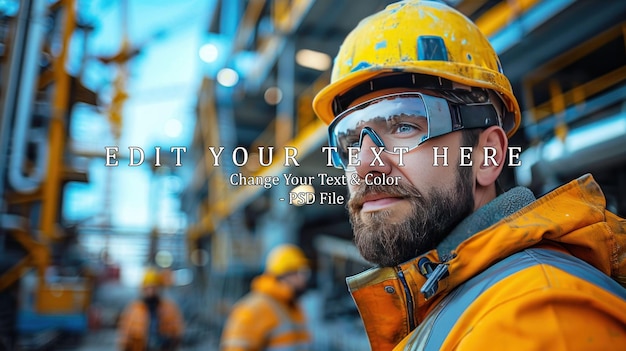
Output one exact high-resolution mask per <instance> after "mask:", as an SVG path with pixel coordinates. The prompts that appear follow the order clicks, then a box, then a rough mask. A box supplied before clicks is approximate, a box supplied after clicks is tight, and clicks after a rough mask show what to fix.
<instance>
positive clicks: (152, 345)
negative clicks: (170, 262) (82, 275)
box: [118, 268, 184, 351]
mask: <svg viewBox="0 0 626 351" xmlns="http://www.w3.org/2000/svg"><path fill="white" fill-rule="evenodd" d="M162 288H163V277H162V276H161V274H159V272H158V271H156V270H155V269H152V268H150V269H148V270H147V271H146V273H145V275H144V277H143V281H142V284H141V299H138V300H136V301H133V302H132V303H130V304H129V305H128V306H127V307H126V309H125V310H124V312H123V313H122V316H121V319H120V322H119V329H118V331H119V337H120V339H119V347H120V350H124V351H146V350H149V351H153V350H159V351H173V350H177V349H178V346H179V345H180V342H181V339H182V335H183V331H184V321H183V318H182V315H181V313H180V311H179V309H178V306H177V305H176V303H175V302H174V301H172V300H170V299H167V298H165V297H164V296H163V294H162Z"/></svg>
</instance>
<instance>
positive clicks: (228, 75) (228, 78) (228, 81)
mask: <svg viewBox="0 0 626 351" xmlns="http://www.w3.org/2000/svg"><path fill="white" fill-rule="evenodd" d="M217 82H218V83H220V84H221V85H223V86H225V87H227V88H230V87H234V86H235V85H237V82H239V74H237V71H235V70H234V69H232V68H223V69H221V70H220V71H219V72H218V73H217Z"/></svg>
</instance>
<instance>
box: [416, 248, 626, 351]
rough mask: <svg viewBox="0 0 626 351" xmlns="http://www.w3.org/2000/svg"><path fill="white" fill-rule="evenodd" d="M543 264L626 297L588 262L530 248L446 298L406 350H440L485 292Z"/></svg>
mask: <svg viewBox="0 0 626 351" xmlns="http://www.w3.org/2000/svg"><path fill="white" fill-rule="evenodd" d="M542 264H543V265H550V266H554V267H556V268H558V269H560V270H563V271H565V272H568V273H570V274H572V275H574V276H576V277H578V278H580V279H583V280H586V281H588V282H590V283H592V284H594V285H596V286H598V287H601V288H603V289H605V290H606V291H608V292H611V293H613V294H614V295H617V296H619V297H620V298H622V299H624V300H626V290H625V289H624V288H622V287H621V286H620V285H619V284H618V283H617V282H616V281H614V280H613V279H612V278H611V277H609V276H607V275H605V274H603V273H601V272H600V271H598V270H597V269H596V268H595V267H593V266H591V265H590V264H588V263H587V262H584V261H582V260H580V259H578V258H576V257H574V256H571V255H567V254H564V253H561V252H557V251H553V250H547V249H527V250H524V251H521V252H518V253H516V254H513V255H511V256H509V257H507V258H505V259H504V260H502V261H500V262H498V263H496V264H494V265H493V266H491V267H489V268H488V269H486V270H485V271H483V272H482V273H480V274H478V275H477V276H475V277H473V278H472V279H470V280H468V281H467V282H465V283H464V284H463V285H462V286H460V287H459V288H457V289H456V290H454V291H453V292H451V293H450V294H449V295H448V296H446V297H445V298H444V299H442V300H441V302H440V303H439V305H438V306H437V307H436V308H435V309H433V311H431V313H430V314H429V315H428V317H426V319H425V320H424V321H423V322H422V324H420V325H419V326H418V327H417V329H416V330H415V331H414V332H413V334H412V336H411V339H410V340H409V341H408V342H407V344H406V349H411V350H439V349H440V348H441V345H443V342H444V341H445V339H446V337H447V336H448V333H449V332H450V330H452V328H453V327H454V324H455V323H456V322H457V320H458V319H459V318H460V317H461V314H463V312H464V311H465V310H466V309H467V308H468V306H469V305H470V304H471V303H472V302H474V301H475V300H476V298H477V297H478V296H479V295H480V294H481V293H482V292H484V291H485V290H487V289H489V288H490V287H492V286H493V285H495V284H496V283H498V282H500V281H501V280H503V279H505V278H507V277H508V276H510V275H512V274H514V273H517V272H519V271H521V270H523V269H526V268H529V267H532V266H536V265H542Z"/></svg>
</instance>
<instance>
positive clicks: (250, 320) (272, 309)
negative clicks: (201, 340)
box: [220, 244, 310, 351]
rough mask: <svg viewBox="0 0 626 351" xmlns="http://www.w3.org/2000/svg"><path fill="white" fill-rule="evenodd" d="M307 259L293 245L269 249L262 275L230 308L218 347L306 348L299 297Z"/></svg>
mask: <svg viewBox="0 0 626 351" xmlns="http://www.w3.org/2000/svg"><path fill="white" fill-rule="evenodd" d="M309 276H310V268H309V261H308V259H307V258H306V256H305V254H304V252H303V251H302V250H301V249H300V248H299V247H297V246H295V245H292V244H284V245H279V246H277V247H275V248H274V249H272V250H271V251H270V252H269V254H268V256H267V259H266V261H265V269H264V272H263V274H261V275H259V276H258V277H256V278H255V279H254V280H253V281H252V284H251V291H250V293H248V294H247V295H245V296H244V297H242V298H241V299H240V300H239V301H238V302H237V303H236V304H235V306H234V307H233V310H232V311H231V313H230V315H229V317H228V320H227V321H226V324H225V326H224V330H223V333H222V339H221V343H220V350H224V351H235V350H237V351H239V350H241V351H244V350H245V351H257V350H308V349H309V346H310V345H309V342H310V335H309V332H308V329H307V325H306V318H305V315H304V312H303V310H302V308H301V307H300V305H299V304H298V298H299V297H300V295H302V294H303V293H304V292H305V291H306V288H307V283H308V279H309Z"/></svg>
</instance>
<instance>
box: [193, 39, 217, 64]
mask: <svg viewBox="0 0 626 351" xmlns="http://www.w3.org/2000/svg"><path fill="white" fill-rule="evenodd" d="M219 54H220V51H219V49H218V48H217V46H216V45H215V44H213V43H207V44H204V45H202V46H201V47H200V50H198V55H200V59H201V60H202V61H204V62H206V63H213V62H215V61H216V60H217V58H218V57H219Z"/></svg>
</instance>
